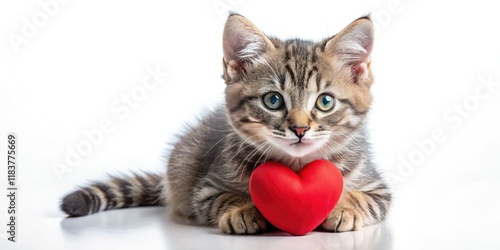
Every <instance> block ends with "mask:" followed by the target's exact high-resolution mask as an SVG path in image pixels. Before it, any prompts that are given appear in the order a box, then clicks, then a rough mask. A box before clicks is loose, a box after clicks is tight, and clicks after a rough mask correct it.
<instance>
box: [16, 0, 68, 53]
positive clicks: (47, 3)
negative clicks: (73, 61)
mask: <svg viewBox="0 0 500 250" xmlns="http://www.w3.org/2000/svg"><path fill="white" fill-rule="evenodd" d="M68 2H69V0H40V1H38V2H37V3H38V6H39V7H40V9H39V10H38V11H36V12H35V13H33V15H32V16H31V18H27V17H22V18H21V22H22V24H21V30H20V31H19V33H15V32H9V33H7V39H8V40H9V42H10V45H11V46H12V48H13V49H14V51H15V52H16V53H19V48H20V47H21V45H26V44H28V43H29V41H30V39H33V38H34V37H36V36H37V35H38V33H39V32H40V29H42V28H44V27H46V26H47V25H48V24H49V22H50V20H51V19H52V18H54V17H55V16H56V15H57V13H59V10H60V9H61V6H63V5H65V4H67V3H68Z"/></svg>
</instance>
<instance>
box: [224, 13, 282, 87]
mask: <svg viewBox="0 0 500 250" xmlns="http://www.w3.org/2000/svg"><path fill="white" fill-rule="evenodd" d="M222 40H223V51H224V76H223V77H224V79H225V80H226V83H229V82H231V81H234V80H236V79H238V78H240V77H241V76H242V75H244V74H245V73H246V72H247V71H249V70H250V68H251V67H253V66H255V65H257V64H259V63H261V62H262V61H263V60H265V58H264V57H265V55H266V54H267V53H269V52H270V51H271V50H273V49H274V45H273V43H272V42H271V41H270V40H269V38H267V36H266V35H264V33H262V31H260V30H259V29H258V28H257V27H255V25H253V24H252V22H250V20H248V19H246V18H245V17H243V16H241V15H238V14H231V15H230V16H229V17H228V18H227V21H226V25H225V26H224V34H223V39H222Z"/></svg>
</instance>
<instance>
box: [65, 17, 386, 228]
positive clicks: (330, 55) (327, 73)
mask: <svg viewBox="0 0 500 250" xmlns="http://www.w3.org/2000/svg"><path fill="white" fill-rule="evenodd" d="M372 46H373V25H372V22H371V21H370V18H369V17H361V18H359V19H357V20H355V21H354V22H352V23H351V24H350V25H349V26H347V27H346V28H345V29H344V30H342V31H341V32H340V33H338V34H337V35H335V36H333V37H330V38H328V39H325V40H324V41H321V42H319V43H314V42H311V41H305V40H300V39H292V40H286V41H282V40H278V39H276V38H273V37H268V36H266V35H264V34H263V33H262V32H261V31H260V30H259V29H258V28H256V27H255V26H254V25H253V24H252V23H251V22H250V21H249V20H247V19H246V18H245V17H243V16H240V15H238V14H231V15H230V16H229V17H228V19H227V22H226V25H225V29H224V34H223V51H224V57H223V68H224V73H223V79H224V80H225V82H226V85H227V86H226V90H225V94H226V103H225V105H224V106H222V107H219V108H218V109H216V110H215V111H214V112H212V113H211V114H209V115H208V116H206V117H205V118H204V119H203V120H201V122H200V124H199V125H197V126H195V127H192V128H190V129H189V131H188V132H187V133H185V134H184V135H182V136H181V137H180V139H179V141H178V142H177V143H176V144H175V147H174V149H173V151H172V152H171V155H170V158H169V162H168V169H167V173H166V175H164V176H159V175H154V174H146V175H144V176H133V177H128V178H113V179H111V180H110V181H108V182H100V183H94V184H92V185H90V186H88V187H84V188H82V189H80V190H77V191H75V192H73V193H71V194H69V195H67V196H66V197H64V199H63V200H62V204H61V209H62V210H63V211H64V212H66V213H67V214H69V215H71V216H83V215H88V214H92V213H96V212H98V211H102V210H108V209H114V208H123V207H134V206H147V205H167V204H168V207H169V208H170V210H171V211H173V212H174V213H175V214H177V215H179V216H182V217H183V218H185V219H186V220H188V221H190V222H192V223H196V224H201V225H207V226H212V227H218V228H219V229H220V230H221V231H222V232H224V233H234V234H255V233H260V232H264V231H265V230H266V228H268V227H269V224H268V223H267V222H266V220H265V219H264V217H263V216H262V215H261V214H260V212H259V211H258V210H257V209H256V208H255V206H254V204H253V202H252V200H251V198H250V196H249V190H248V183H249V177H250V174H251V173H252V171H253V170H254V169H255V168H256V167H257V166H258V165H259V164H261V163H263V162H266V161H276V162H281V163H283V164H285V165H287V166H289V167H290V168H292V169H293V170H295V171H298V170H300V169H301V168H302V167H303V166H305V165H306V164H308V163H309V162H311V161H313V160H316V159H328V160H330V161H332V162H334V163H335V164H336V165H337V166H338V167H339V169H340V170H341V171H342V174H343V176H344V183H345V184H344V185H345V188H344V192H343V194H342V197H341V199H340V201H339V203H338V204H337V206H336V207H335V209H334V210H333V211H332V212H331V214H330V215H329V216H328V217H327V218H326V219H325V221H324V222H323V223H322V224H321V228H322V229H323V230H326V231H334V232H343V231H351V230H358V229H360V228H361V227H363V226H367V225H371V224H374V223H377V222H380V221H382V220H383V219H384V218H385V216H386V213H387V210H388V208H389V205H390V202H391V194H390V192H389V190H388V188H387V186H386V184H385V183H384V181H383V180H382V179H381V177H380V175H379V173H378V172H377V170H376V169H375V167H374V165H373V162H372V160H371V158H370V152H369V145H368V143H367V135H366V129H365V117H366V114H367V112H368V110H369V108H370V104H371V100H372V96H371V94H370V86H371V85H372V81H373V80H372V74H371V71H370V52H371V50H372Z"/></svg>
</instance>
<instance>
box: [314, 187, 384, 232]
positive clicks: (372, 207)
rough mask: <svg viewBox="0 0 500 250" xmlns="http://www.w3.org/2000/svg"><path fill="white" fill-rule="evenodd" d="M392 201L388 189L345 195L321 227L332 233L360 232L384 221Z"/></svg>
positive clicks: (354, 192) (347, 193) (353, 192)
mask: <svg viewBox="0 0 500 250" xmlns="http://www.w3.org/2000/svg"><path fill="white" fill-rule="evenodd" d="M390 201H391V195H390V193H389V192H388V191H387V189H386V188H380V189H375V190H371V191H352V192H346V193H343V194H342V197H341V198H340V201H339V203H338V204H337V206H336V207H335V209H333V211H332V213H330V215H329V216H328V217H327V218H326V219H325V220H324V221H323V223H322V224H321V226H322V227H323V229H325V230H327V231H332V232H345V231H355V230H359V229H361V228H362V227H363V226H368V225H372V224H375V223H377V222H380V221H382V220H384V218H385V215H386V213H387V209H388V208H389V204H390Z"/></svg>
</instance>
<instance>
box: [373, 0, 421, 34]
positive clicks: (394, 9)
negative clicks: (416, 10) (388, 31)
mask: <svg viewBox="0 0 500 250" xmlns="http://www.w3.org/2000/svg"><path fill="white" fill-rule="evenodd" d="M408 2H412V0H403V1H401V0H389V1H388V2H387V4H386V6H385V9H381V10H377V11H373V12H372V13H371V14H370V17H371V19H372V22H373V26H374V27H375V35H378V34H379V33H380V32H381V30H382V28H387V27H389V25H390V24H391V22H392V20H393V19H394V16H396V15H399V14H401V13H402V12H403V10H404V9H405V7H404V6H405V5H406V4H407V3H408Z"/></svg>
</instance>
